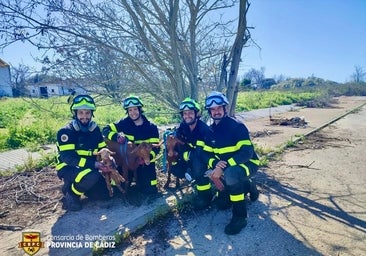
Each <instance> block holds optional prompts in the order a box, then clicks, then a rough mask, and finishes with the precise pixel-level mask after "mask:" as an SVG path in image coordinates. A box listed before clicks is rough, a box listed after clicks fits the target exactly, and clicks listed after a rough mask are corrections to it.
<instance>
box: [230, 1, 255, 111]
mask: <svg viewBox="0 0 366 256" xmlns="http://www.w3.org/2000/svg"><path fill="white" fill-rule="evenodd" d="M249 6H250V4H249V3H248V2H247V0H240V8H239V23H238V31H237V34H236V38H235V42H234V45H233V48H232V49H231V53H230V55H231V56H232V59H231V65H230V72H229V82H228V87H227V91H226V96H227V98H228V100H229V102H230V103H231V104H230V110H229V113H228V114H229V115H230V116H234V114H235V106H236V99H235V98H236V97H237V93H235V90H237V86H238V83H237V76H238V69H239V64H240V60H241V53H242V50H243V47H244V45H245V44H246V42H247V41H248V40H249V38H250V36H249V33H246V31H247V20H246V15H247V11H248V9H249Z"/></svg>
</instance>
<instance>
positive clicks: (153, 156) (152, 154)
mask: <svg viewBox="0 0 366 256" xmlns="http://www.w3.org/2000/svg"><path fill="white" fill-rule="evenodd" d="M150 155H151V157H152V158H151V159H154V158H155V156H156V154H155V152H154V151H150Z"/></svg>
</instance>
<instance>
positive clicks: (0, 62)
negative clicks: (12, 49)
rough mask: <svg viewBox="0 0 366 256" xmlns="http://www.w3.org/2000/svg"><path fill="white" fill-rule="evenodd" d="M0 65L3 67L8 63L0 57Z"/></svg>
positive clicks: (7, 65)
mask: <svg viewBox="0 0 366 256" xmlns="http://www.w3.org/2000/svg"><path fill="white" fill-rule="evenodd" d="M0 67H1V68H3V67H9V64H8V63H6V62H5V61H3V60H2V59H0Z"/></svg>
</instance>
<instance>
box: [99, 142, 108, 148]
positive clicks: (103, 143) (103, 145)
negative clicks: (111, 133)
mask: <svg viewBox="0 0 366 256" xmlns="http://www.w3.org/2000/svg"><path fill="white" fill-rule="evenodd" d="M106 146H107V143H105V141H102V142H100V143H99V144H98V148H104V147H106Z"/></svg>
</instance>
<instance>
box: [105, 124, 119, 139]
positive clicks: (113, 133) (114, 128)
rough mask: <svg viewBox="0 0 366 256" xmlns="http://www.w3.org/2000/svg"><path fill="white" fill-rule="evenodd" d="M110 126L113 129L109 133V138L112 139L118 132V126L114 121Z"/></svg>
mask: <svg viewBox="0 0 366 256" xmlns="http://www.w3.org/2000/svg"><path fill="white" fill-rule="evenodd" d="M108 126H109V128H110V129H111V131H110V132H109V133H108V136H107V138H108V139H109V140H112V137H113V135H115V134H116V133H117V128H116V125H115V124H114V123H111V124H109V125H108Z"/></svg>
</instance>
